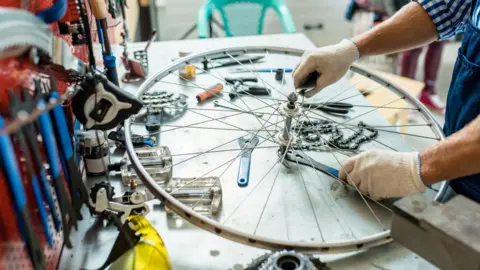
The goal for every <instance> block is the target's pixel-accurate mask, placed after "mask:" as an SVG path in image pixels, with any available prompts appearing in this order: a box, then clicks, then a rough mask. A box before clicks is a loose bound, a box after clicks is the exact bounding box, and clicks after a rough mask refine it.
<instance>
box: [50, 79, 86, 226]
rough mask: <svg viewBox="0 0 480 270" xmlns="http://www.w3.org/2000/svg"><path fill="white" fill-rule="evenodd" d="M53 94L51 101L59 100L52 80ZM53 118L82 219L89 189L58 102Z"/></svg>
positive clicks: (78, 214) (75, 206)
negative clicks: (81, 172) (78, 163)
mask: <svg viewBox="0 0 480 270" xmlns="http://www.w3.org/2000/svg"><path fill="white" fill-rule="evenodd" d="M52 83H53V84H52V91H53V92H52V94H51V96H50V99H49V101H50V103H54V102H56V101H57V100H58V98H59V96H58V93H57V92H56V87H55V86H54V85H55V81H54V80H52ZM50 114H51V119H52V120H53V121H52V123H53V126H54V127H55V135H56V138H57V141H58V142H60V143H59V145H60V148H59V149H60V154H61V155H60V159H61V160H62V161H63V162H62V165H63V167H64V173H65V176H66V177H67V179H68V180H70V181H69V182H70V194H71V196H72V204H73V208H74V209H75V210H76V211H77V218H79V219H82V214H81V208H82V205H83V204H85V205H86V206H87V207H88V206H89V202H88V191H87V188H86V187H85V184H84V183H83V179H82V176H81V175H80V173H79V171H78V168H77V166H76V165H75V160H74V157H73V147H72V140H71V137H70V132H69V131H68V126H67V120H66V118H65V112H64V111H63V108H62V105H61V104H57V106H55V107H54V108H53V109H52V111H51V113H50Z"/></svg>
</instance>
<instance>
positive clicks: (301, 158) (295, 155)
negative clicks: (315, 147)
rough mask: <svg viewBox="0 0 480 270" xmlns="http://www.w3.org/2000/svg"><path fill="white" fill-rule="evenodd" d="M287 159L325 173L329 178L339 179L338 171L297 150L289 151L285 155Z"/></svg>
mask: <svg viewBox="0 0 480 270" xmlns="http://www.w3.org/2000/svg"><path fill="white" fill-rule="evenodd" d="M285 159H286V160H288V161H290V162H295V163H296V162H298V164H301V165H304V166H308V167H313V168H314V169H315V170H317V171H320V172H323V173H325V174H327V175H329V176H333V177H335V178H338V170H337V169H335V168H332V167H329V166H327V165H325V164H322V163H320V162H318V161H316V160H314V159H313V158H311V157H309V156H308V155H307V154H305V153H303V152H302V151H297V150H288V152H287V154H286V155H285Z"/></svg>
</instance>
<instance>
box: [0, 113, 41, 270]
mask: <svg viewBox="0 0 480 270" xmlns="http://www.w3.org/2000/svg"><path fill="white" fill-rule="evenodd" d="M4 127H5V121H4V120H3V117H1V116H0V129H3V128H4ZM0 158H1V162H2V163H1V165H2V167H3V169H4V171H5V176H6V180H7V181H8V184H9V188H10V191H11V197H12V199H13V204H14V206H15V215H16V218H17V222H18V225H19V229H20V233H21V234H22V237H23V240H24V241H25V244H26V246H27V250H28V253H29V255H30V260H31V262H32V265H33V268H34V269H45V258H44V257H43V250H42V249H41V248H40V244H39V242H38V238H37V236H36V234H35V231H34V229H33V226H32V222H31V219H30V213H29V212H28V208H27V198H26V195H25V189H24V187H23V179H22V177H21V174H20V170H19V168H18V164H17V162H16V161H17V158H16V156H15V151H14V149H13V145H12V141H11V139H10V137H9V136H8V134H5V133H0Z"/></svg>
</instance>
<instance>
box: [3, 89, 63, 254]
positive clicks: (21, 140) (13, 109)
mask: <svg viewBox="0 0 480 270" xmlns="http://www.w3.org/2000/svg"><path fill="white" fill-rule="evenodd" d="M8 95H9V97H10V98H9V104H8V105H9V111H10V116H11V117H12V118H17V117H18V116H19V115H18V107H17V106H18V105H19V102H20V97H19V96H18V95H16V94H13V92H11V91H8ZM25 113H26V112H25ZM14 137H15V140H16V141H17V143H18V145H19V146H20V151H21V152H22V154H23V158H24V159H25V164H26V167H27V172H28V174H29V177H30V179H31V182H32V189H33V195H34V197H35V201H36V203H37V209H38V214H39V216H40V221H41V223H42V226H43V232H44V234H45V239H47V243H48V245H49V246H50V247H52V246H53V239H52V232H51V231H50V226H49V223H48V217H47V210H46V209H45V204H44V202H43V197H42V193H41V191H40V185H39V183H38V180H37V179H38V178H37V176H36V174H35V171H34V169H33V165H32V162H31V159H30V157H31V155H30V152H29V149H28V146H27V143H26V141H25V136H24V134H23V132H22V129H18V130H17V131H16V132H15V134H14ZM47 193H50V190H48V191H47ZM54 211H55V208H52V216H54V215H53V212H54Z"/></svg>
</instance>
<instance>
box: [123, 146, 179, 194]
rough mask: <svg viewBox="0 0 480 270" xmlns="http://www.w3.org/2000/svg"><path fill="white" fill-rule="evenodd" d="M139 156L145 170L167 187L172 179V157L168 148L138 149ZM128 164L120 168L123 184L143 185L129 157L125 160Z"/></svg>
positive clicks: (158, 182)
mask: <svg viewBox="0 0 480 270" xmlns="http://www.w3.org/2000/svg"><path fill="white" fill-rule="evenodd" d="M136 153H137V156H138V157H139V159H140V162H141V163H142V165H143V166H144V168H145V170H147V172H148V173H149V174H150V175H151V176H152V178H153V179H154V180H155V181H156V182H157V184H159V185H160V186H161V187H163V188H164V187H165V186H166V185H167V183H168V182H169V181H170V179H171V178H172V156H171V154H170V150H169V149H168V147H166V146H156V147H142V148H136ZM123 159H124V160H125V161H126V164H125V165H123V166H122V167H121V168H120V172H121V177H122V183H123V184H124V185H125V186H129V185H131V183H132V182H134V183H135V184H136V185H141V184H143V183H142V181H140V179H139V178H138V176H137V173H136V172H135V170H134V169H133V167H132V165H131V163H130V160H129V159H128V156H127V155H125V157H124V158H123Z"/></svg>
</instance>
